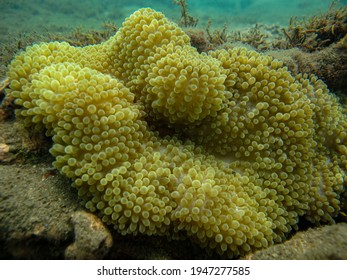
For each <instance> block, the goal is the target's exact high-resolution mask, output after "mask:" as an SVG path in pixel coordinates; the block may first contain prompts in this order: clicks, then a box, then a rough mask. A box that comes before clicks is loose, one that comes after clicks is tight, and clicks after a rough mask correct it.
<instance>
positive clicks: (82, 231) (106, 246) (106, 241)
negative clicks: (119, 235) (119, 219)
mask: <svg viewBox="0 0 347 280" xmlns="http://www.w3.org/2000/svg"><path fill="white" fill-rule="evenodd" d="M72 223H73V225H74V231H75V240H74V243H72V244H71V245H69V246H68V247H67V248H66V250H65V259H103V258H104V257H105V256H106V255H107V253H108V252H109V250H110V248H111V247H112V244H113V242H112V236H111V234H110V232H109V231H108V229H107V228H106V227H105V226H104V225H103V223H102V222H101V220H100V219H99V218H98V217H96V216H95V215H93V214H91V213H87V212H86V211H77V212H75V213H73V215H72Z"/></svg>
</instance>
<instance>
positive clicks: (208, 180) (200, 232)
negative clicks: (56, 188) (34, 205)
mask: <svg viewBox="0 0 347 280" xmlns="http://www.w3.org/2000/svg"><path fill="white" fill-rule="evenodd" d="M8 77H9V78H10V90H9V93H10V94H11V95H12V96H13V97H14V98H16V104H17V105H18V106H19V109H18V110H17V116H18V117H22V118H24V121H25V124H26V125H27V126H29V127H34V128H35V129H36V130H45V131H46V134H47V135H49V136H52V139H53V142H54V145H53V147H52V148H51V150H50V152H51V154H52V155H53V156H54V157H55V161H54V166H55V167H56V168H57V169H58V170H59V171H60V172H61V173H62V174H64V175H65V176H67V177H69V178H71V179H72V180H73V186H74V187H75V188H76V189H77V191H78V195H79V196H80V197H81V198H82V199H83V201H84V203H85V206H86V208H87V209H89V210H90V211H92V212H97V213H98V214H99V216H100V217H101V218H102V220H103V222H105V223H107V224H110V225H113V226H114V228H115V229H117V230H118V231H119V232H120V233H122V234H138V233H141V234H147V235H154V234H156V235H169V236H173V237H175V238H176V237H177V238H180V237H182V236H189V237H190V238H191V239H192V240H195V241H197V242H199V243H200V244H201V245H202V246H204V247H208V248H211V249H215V250H217V251H218V252H219V253H225V252H227V253H228V254H230V255H232V256H238V255H240V254H245V253H247V252H250V251H253V250H256V249H259V248H264V247H268V246H269V245H271V244H274V243H276V242H281V241H283V240H285V239H286V237H287V234H288V233H289V232H290V231H291V230H292V229H293V228H294V229H295V228H297V223H298V220H299V217H304V218H306V219H307V220H309V221H311V222H313V223H319V222H333V218H334V217H335V216H336V215H337V214H338V212H339V210H340V201H339V196H340V194H341V192H342V191H343V189H344V181H345V178H346V163H347V147H346V142H347V139H346V127H347V119H346V116H345V115H344V114H343V110H342V108H340V106H339V105H338V102H337V99H336V98H335V97H334V96H333V95H331V94H330V93H329V91H328V89H327V87H326V86H325V85H324V84H323V83H322V82H321V81H319V80H317V79H316V78H315V77H308V76H305V75H297V76H296V77H293V76H292V75H291V73H290V72H289V71H288V70H287V68H286V67H283V64H282V63H281V62H280V61H278V60H274V59H272V58H271V57H269V56H264V55H261V54H258V53H256V52H253V51H247V50H245V49H240V48H239V49H237V48H236V49H231V50H228V51H226V50H219V51H211V52H210V53H209V54H199V53H198V52H197V51H196V49H195V48H193V47H191V46H190V44H189V38H188V36H187V35H186V34H185V33H184V32H183V31H182V30H181V29H180V28H179V27H178V26H177V25H176V24H174V23H172V22H170V21H169V20H167V19H166V18H165V17H164V15H163V14H161V13H158V12H155V11H153V10H151V9H140V10H138V11H136V12H135V13H134V14H132V15H131V16H130V17H129V18H127V19H126V20H125V22H124V23H123V26H122V27H121V28H120V29H119V31H118V32H117V34H116V35H115V36H113V37H111V38H110V39H109V40H108V41H106V42H103V43H101V44H99V45H90V46H87V47H84V48H78V47H72V46H70V45H69V44H68V43H58V42H52V43H42V44H38V45H34V46H32V47H29V48H27V50H26V51H25V52H22V53H21V54H19V55H18V56H17V57H16V58H15V59H14V60H13V61H12V63H11V64H10V66H9V72H8ZM162 126H165V127H166V128H167V129H169V130H171V131H172V134H175V136H159V133H158V132H156V131H155V130H154V129H155V128H156V127H162Z"/></svg>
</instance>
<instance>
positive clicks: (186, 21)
mask: <svg viewBox="0 0 347 280" xmlns="http://www.w3.org/2000/svg"><path fill="white" fill-rule="evenodd" d="M173 2H174V4H176V5H178V6H180V7H181V21H180V22H179V25H180V26H183V27H196V26H197V24H198V22H199V19H198V18H194V17H193V16H191V15H190V14H189V13H188V4H187V3H186V0H173Z"/></svg>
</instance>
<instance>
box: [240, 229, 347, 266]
mask: <svg viewBox="0 0 347 280" xmlns="http://www.w3.org/2000/svg"><path fill="white" fill-rule="evenodd" d="M245 258H246V259H252V260H346V259H347V224H346V223H340V224H335V225H328V226H323V227H320V228H310V229H308V230H307V231H302V232H298V233H296V234H295V235H294V236H293V237H292V238H291V239H290V240H288V241H286V242H284V243H283V244H278V245H275V246H273V247H270V248H267V249H264V250H261V251H257V252H255V253H254V254H250V255H248V256H246V257H245Z"/></svg>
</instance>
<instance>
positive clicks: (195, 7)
mask: <svg viewBox="0 0 347 280" xmlns="http://www.w3.org/2000/svg"><path fill="white" fill-rule="evenodd" d="M331 2H332V1H331V0H309V1H305V0H290V1H289V0H187V3H188V9H189V12H190V14H191V15H192V16H193V17H197V18H199V19H200V20H199V24H198V27H200V28H206V25H207V21H208V20H211V21H212V27H213V28H221V27H223V25H224V24H227V26H228V28H229V30H233V29H242V28H245V27H249V26H251V25H254V24H255V23H266V24H279V25H283V26H286V25H288V22H289V19H290V17H291V16H299V17H301V16H310V15H314V14H317V13H318V14H319V13H322V12H325V11H327V9H328V8H329V5H330V4H331ZM340 2H341V4H344V5H345V4H346V2H347V0H343V1H340ZM142 7H151V8H154V9H156V10H158V11H162V12H163V13H165V15H166V16H167V17H168V18H170V19H173V20H176V21H179V19H180V7H179V6H177V5H175V4H174V3H173V0H152V1H149V0H135V1H132V0H0V12H1V16H0V34H1V35H5V34H8V33H16V32H26V31H36V32H41V31H42V30H49V31H59V32H65V31H69V30H72V29H74V28H76V27H80V28H82V29H86V30H87V29H91V28H93V29H100V28H101V26H102V24H103V23H105V22H110V21H112V22H115V23H116V24H117V25H118V26H120V25H121V23H122V22H123V21H124V19H125V18H126V17H127V16H129V15H130V14H131V13H132V12H134V11H135V10H137V9H139V8H142Z"/></svg>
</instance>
